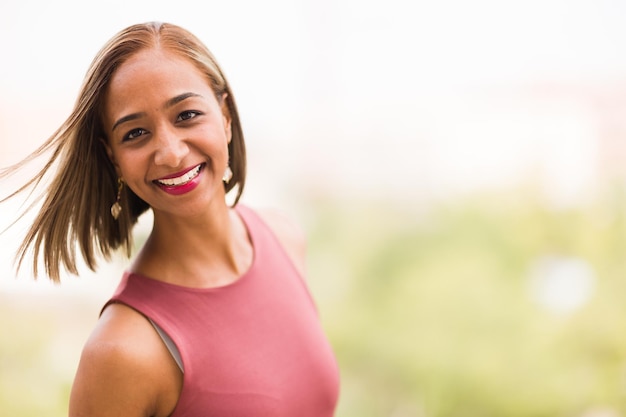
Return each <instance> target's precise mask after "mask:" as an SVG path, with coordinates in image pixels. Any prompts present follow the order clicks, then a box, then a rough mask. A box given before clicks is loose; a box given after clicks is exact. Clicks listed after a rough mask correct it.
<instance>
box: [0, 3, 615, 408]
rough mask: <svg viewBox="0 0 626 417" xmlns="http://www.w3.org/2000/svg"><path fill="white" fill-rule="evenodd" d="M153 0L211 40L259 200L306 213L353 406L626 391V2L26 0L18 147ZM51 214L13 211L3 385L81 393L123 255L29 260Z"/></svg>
mask: <svg viewBox="0 0 626 417" xmlns="http://www.w3.org/2000/svg"><path fill="white" fill-rule="evenodd" d="M147 20H161V21H169V22H172V23H177V24H180V25H182V26H184V27H186V28H188V29H190V30H192V31H193V32H194V33H196V34H197V35H198V36H199V37H200V38H201V39H203V40H204V41H205V43H206V44H207V45H208V46H209V48H210V49H211V50H212V51H213V52H214V53H215V55H216V56H217V58H218V61H219V62H220V63H221V64H222V66H223V68H224V70H225V72H226V74H227V76H228V78H229V80H230V82H231V84H232V86H233V88H234V91H235V95H236V99H237V101H238V104H239V108H240V112H241V117H242V120H243V126H244V131H245V134H246V139H247V144H248V149H249V160H250V168H249V179H248V184H247V189H246V192H245V195H244V199H243V202H245V203H247V204H250V205H252V206H266V205H271V206H278V207H282V208H283V209H284V210H285V211H287V212H288V213H290V214H291V215H292V216H293V217H295V218H296V219H297V220H299V221H300V222H301V224H302V225H303V227H304V228H305V229H306V231H307V233H308V235H309V276H308V280H309V283H310V285H311V290H312V291H313V293H314V296H315V297H316V300H317V302H318V304H319V308H320V313H321V319H322V320H323V324H324V326H325V328H326V329H327V332H328V335H329V338H330V340H331V343H332V344H333V347H334V349H335V351H336V353H337V357H338V360H339V364H340V367H341V373H342V386H341V398H340V403H339V407H338V411H337V417H356V416H358V417H370V416H371V417H374V416H376V417H378V416H386V417H490V416H494V417H496V416H497V417H518V416H519V417H548V416H550V417H554V416H563V417H570V416H571V417H619V416H626V331H625V324H626V256H625V255H626V193H625V188H624V181H625V179H626V25H625V24H624V22H625V21H626V3H625V2H623V1H621V0H570V1H566V0H526V1H512V0H500V1H498V0H476V1H472V2H468V1H463V0H443V1H420V0H413V1H408V0H406V1H405V0H386V1H373V0H360V1H357V0H334V1H333V0H315V1H313V0H267V1H263V2H260V1H254V0H233V1H220V2H216V1H194V0H190V1H184V2H174V1H168V2H165V1H160V0H144V1H136V0H125V1H120V0H111V1H108V2H78V1H70V0H55V1H43V0H22V1H19V2H6V1H5V2H3V3H2V4H0V62H1V63H2V65H0V166H7V165H9V164H11V163H14V162H17V161H19V160H20V159H21V158H22V157H23V156H25V155H27V154H28V153H29V152H30V151H32V150H33V149H35V147H36V146H37V145H38V144H40V143H41V142H42V141H43V140H44V139H45V138H46V137H48V136H49V135H50V134H51V133H52V132H53V131H54V130H55V129H56V127H57V126H59V125H60V124H61V123H62V121H63V120H64V118H65V117H66V115H67V114H68V113H69V111H70V110H71V108H72V105H73V102H74V99H75V96H76V94H77V92H78V88H79V86H80V83H81V81H82V77H83V75H84V73H85V71H86V69H87V67H88V65H89V63H90V61H91V59H92V57H93V56H94V55H95V53H96V52H97V50H98V49H99V48H100V46H101V45H102V44H103V43H104V42H105V41H106V40H107V39H108V38H110V37H111V36H112V35H113V34H114V33H115V32H117V31H118V30H120V29H122V28H123V27H125V26H127V25H129V24H132V23H137V22H142V21H147ZM28 172H29V171H28V170H27V171H25V172H24V173H23V174H21V175H20V176H16V177H13V178H11V179H9V180H7V181H3V182H2V184H1V185H0V187H1V188H0V190H1V194H2V195H3V196H4V195H6V194H7V193H8V192H9V191H11V190H13V189H14V187H15V185H16V184H18V183H19V182H20V180H22V179H23V178H24V177H25V176H26V175H27V173H28ZM77 180H80V178H77ZM20 203H21V202H19V201H11V202H9V203H5V204H2V205H0V219H1V220H2V221H1V224H0V226H1V227H2V228H4V227H6V226H8V225H9V224H10V223H11V221H12V220H13V219H14V218H15V215H16V214H17V213H19V212H21V211H22V210H23V207H22V206H20ZM29 219H30V215H27V216H25V217H24V219H23V220H22V221H20V222H18V223H17V224H16V225H15V226H14V227H12V228H10V229H9V230H8V231H5V232H4V233H3V234H1V235H0V243H1V245H0V247H1V248H2V250H1V251H0V409H1V410H2V412H1V414H2V415H7V416H23V417H30V416H37V417H39V416H42V415H45V416H50V417H56V416H64V415H66V414H67V399H68V395H69V390H70V387H71V382H72V378H73V374H74V371H75V368H76V365H77V362H78V358H79V355H80V350H81V348H82V345H83V343H84V341H85V339H86V338H87V337H88V335H89V332H90V330H91V328H92V327H93V326H94V324H95V322H96V320H97V316H98V312H99V310H100V308H101V306H102V304H103V303H104V302H105V300H106V299H107V298H108V297H109V296H110V295H111V291H113V288H114V287H115V285H116V284H117V281H118V279H119V276H120V274H121V271H122V270H123V269H124V266H125V260H124V259H121V258H120V259H115V260H114V261H113V262H111V263H108V264H106V263H102V264H101V267H100V268H99V269H98V271H97V272H96V273H92V272H89V271H87V270H85V271H83V272H82V273H81V274H80V276H79V277H71V276H67V277H64V279H63V282H62V284H61V285H58V286H55V285H52V284H50V283H48V282H47V281H46V279H45V277H40V278H39V279H38V280H36V281H35V280H33V279H32V276H31V274H30V270H29V268H28V266H27V267H26V268H24V269H22V270H21V271H20V272H19V273H16V271H15V269H14V267H13V265H12V257H13V254H14V250H15V249H16V248H17V245H18V242H19V239H20V237H21V236H23V233H24V230H25V227H26V226H27V225H28V222H29ZM147 225H149V215H148V216H147V218H145V219H142V222H141V224H140V225H139V226H138V228H137V236H138V240H139V241H141V239H142V237H144V236H145V233H146V231H147Z"/></svg>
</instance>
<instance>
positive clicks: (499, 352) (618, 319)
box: [310, 190, 626, 417]
mask: <svg viewBox="0 0 626 417" xmlns="http://www.w3.org/2000/svg"><path fill="white" fill-rule="evenodd" d="M312 204H313V205H314V206H315V207H317V211H316V213H317V217H316V218H315V219H314V221H312V222H311V224H310V232H311V242H310V258H311V259H310V269H311V272H310V276H311V278H310V280H311V285H312V286H313V290H314V292H315V293H316V297H317V299H318V300H319V302H320V308H321V311H322V314H323V320H324V324H325V326H326V328H327V330H328V333H329V335H330V338H331V341H332V343H333V346H334V347H335V349H336V352H337V355H338V358H339V362H340V364H341V369H342V383H343V385H342V397H341V403H340V408H339V414H338V417H341V416H346V417H349V416H355V415H358V416H398V415H401V416H428V417H470V416H477V417H478V416H480V417H489V416H494V417H496V416H497V417H548V416H551V417H552V416H580V415H583V413H585V412H586V411H588V410H591V409H594V408H599V407H602V408H609V409H612V410H613V411H614V412H616V413H620V414H621V413H626V406H625V404H626V382H625V381H626V332H624V331H623V327H624V322H625V318H626V311H625V307H624V305H626V303H625V302H624V299H623V294H626V292H624V286H625V284H626V280H624V276H626V274H625V272H626V271H625V263H624V253H625V249H626V239H625V238H626V227H625V224H624V214H623V213H624V204H623V199H622V198H616V196H613V200H612V201H596V202H594V203H593V204H589V205H588V206H584V207H575V208H568V209H560V210H555V209H550V208H549V207H548V206H547V205H546V204H543V202H542V201H541V199H540V198H539V197H538V193H535V192H533V190H516V192H515V194H514V195H513V196H509V195H497V196H488V195H481V196H474V197H472V198H468V199H466V200H464V201H455V202H454V204H447V205H446V204H441V205H438V206H435V207H431V208H429V210H424V208H420V207H408V206H402V207H399V206H397V205H394V204H391V203H390V204H385V203H384V202H380V201H378V202H376V201H375V202H363V201H360V202H352V203H349V204H348V203H342V204H338V203H337V202H326V203H323V202H314V203H312ZM550 256H552V257H554V256H558V257H562V258H567V259H580V260H584V261H585V262H586V263H587V264H589V265H591V267H592V268H593V270H594V272H595V275H594V276H595V284H594V287H593V292H592V294H591V298H590V299H589V301H588V302H587V303H586V304H585V305H583V306H581V307H580V308H579V309H577V310H574V311H571V312H568V313H563V314H557V313H555V312H553V311H551V310H549V309H547V308H545V307H543V306H542V305H540V304H538V303H537V302H536V300H535V299H534V298H533V297H532V293H531V279H530V276H531V271H532V268H533V265H534V264H535V263H536V262H537V261H538V260H540V259H542V258H543V257H550Z"/></svg>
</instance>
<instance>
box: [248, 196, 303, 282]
mask: <svg viewBox="0 0 626 417" xmlns="http://www.w3.org/2000/svg"><path fill="white" fill-rule="evenodd" d="M255 212H256V213H257V214H258V215H259V217H260V218H261V219H262V220H263V221H264V222H265V224H267V226H268V227H269V228H270V229H271V230H272V232H274V234H275V235H276V237H277V239H278V240H279V242H280V243H281V245H282V246H283V248H284V249H285V251H286V252H287V254H288V255H289V257H290V258H291V260H292V261H293V263H294V264H295V266H296V268H297V269H298V270H299V272H300V274H301V275H302V276H303V277H304V276H305V270H306V268H305V266H306V265H305V264H306V250H307V238H306V234H305V232H304V229H303V228H302V227H301V226H300V224H298V223H297V222H296V221H295V220H294V219H293V218H292V217H290V216H289V215H287V214H286V213H285V212H284V211H282V210H279V209H275V208H257V209H255Z"/></svg>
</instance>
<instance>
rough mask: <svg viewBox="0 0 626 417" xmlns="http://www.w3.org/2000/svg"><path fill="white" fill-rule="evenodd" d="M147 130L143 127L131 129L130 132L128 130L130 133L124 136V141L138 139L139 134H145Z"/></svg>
mask: <svg viewBox="0 0 626 417" xmlns="http://www.w3.org/2000/svg"><path fill="white" fill-rule="evenodd" d="M146 132H147V130H145V129H142V128H137V129H133V130H131V131H130V132H128V133H127V134H126V135H125V136H124V138H123V140H124V141H127V140H133V139H136V138H138V137H139V136H141V135H143V134H145V133H146Z"/></svg>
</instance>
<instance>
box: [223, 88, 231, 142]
mask: <svg viewBox="0 0 626 417" xmlns="http://www.w3.org/2000/svg"><path fill="white" fill-rule="evenodd" d="M226 97H228V93H223V94H222V96H221V97H220V103H221V108H222V117H223V121H224V130H225V132H226V138H227V140H228V143H230V140H231V139H232V137H233V131H232V128H231V121H232V118H231V116H230V109H229V108H228V104H227V103H226Z"/></svg>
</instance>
